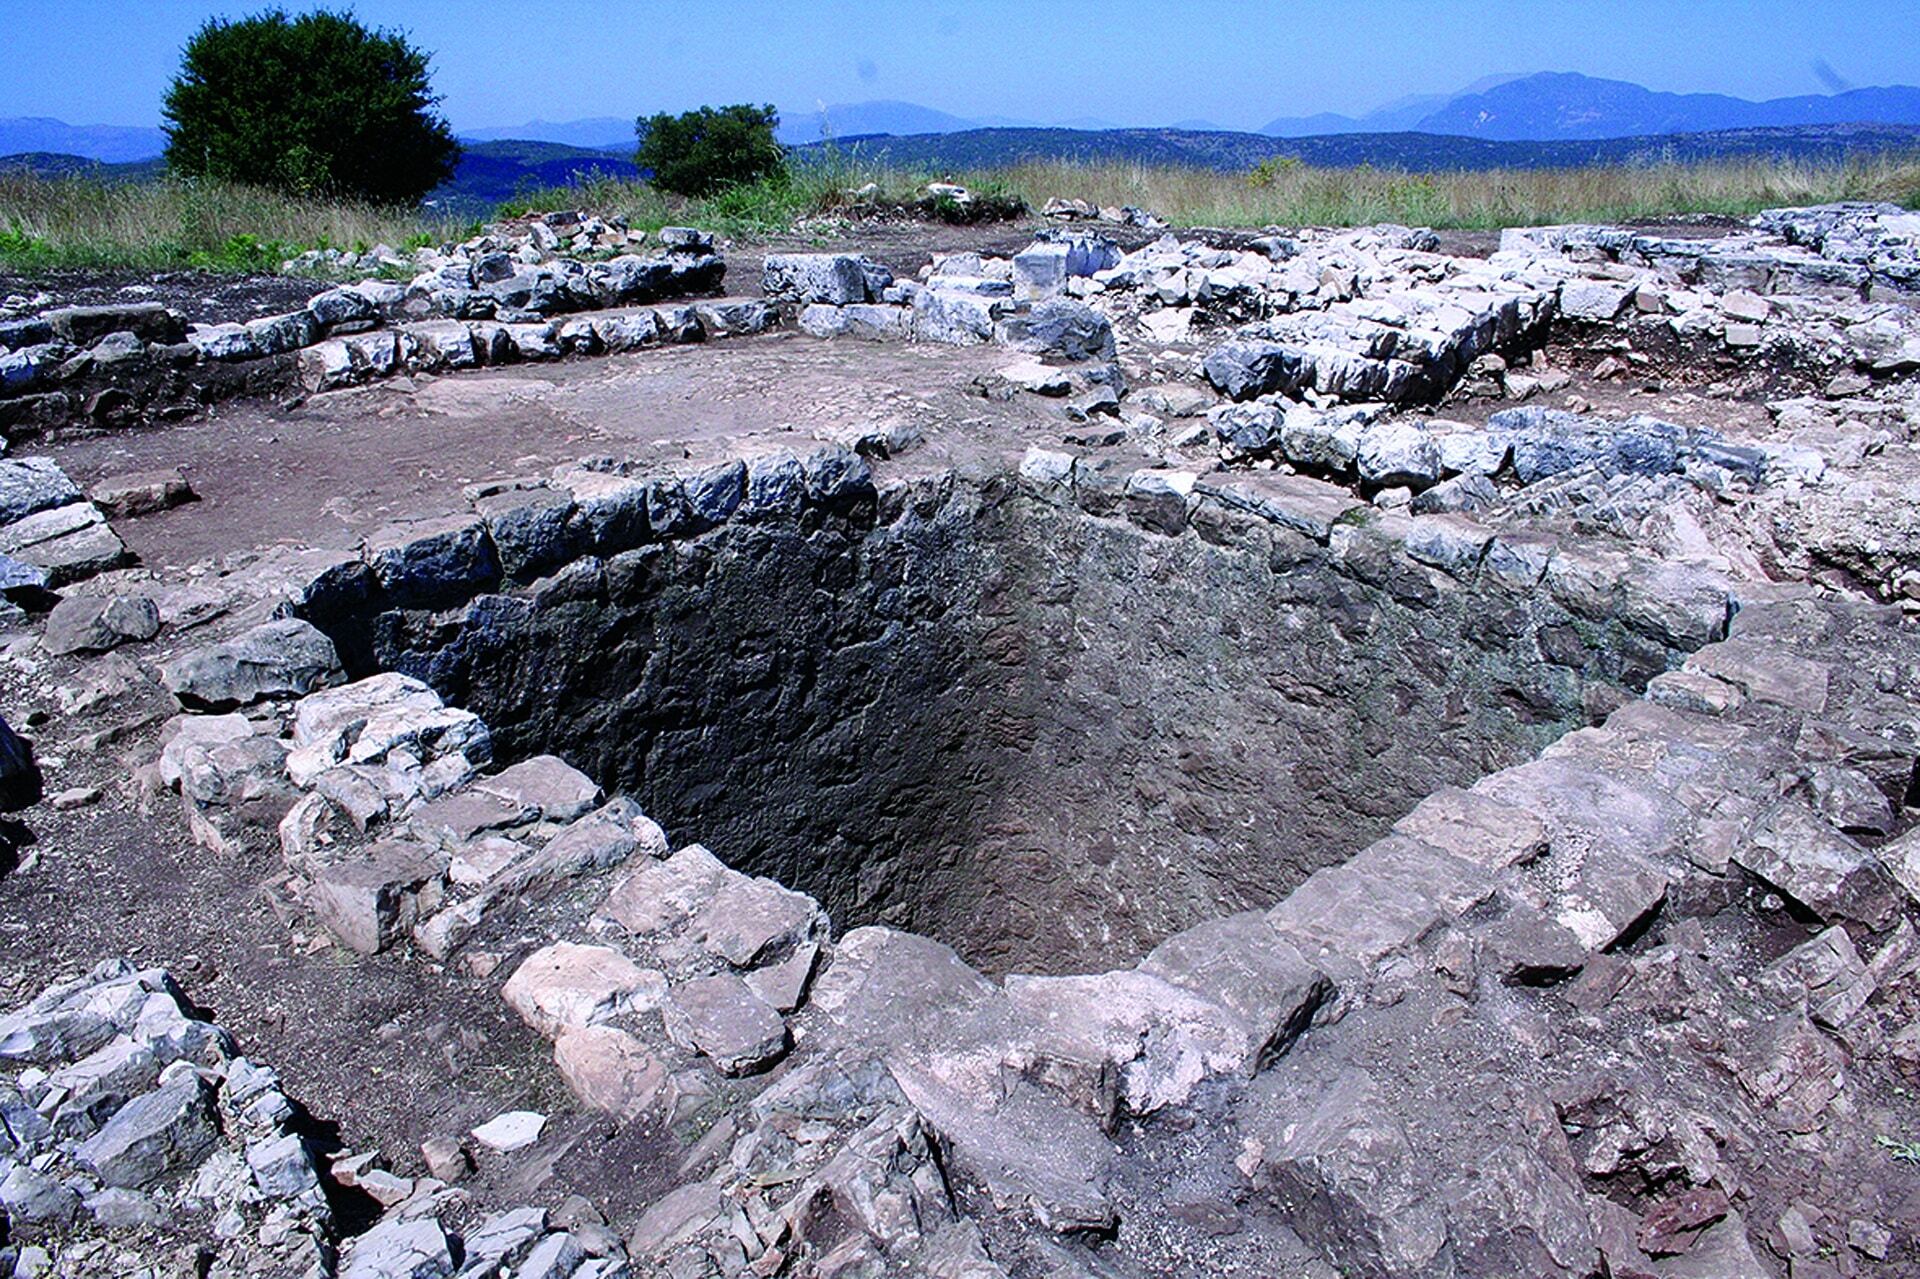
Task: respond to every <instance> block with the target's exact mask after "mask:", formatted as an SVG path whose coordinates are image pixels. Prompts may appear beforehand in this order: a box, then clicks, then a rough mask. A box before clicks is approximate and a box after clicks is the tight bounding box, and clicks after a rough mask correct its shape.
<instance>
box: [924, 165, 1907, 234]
mask: <svg viewBox="0 0 1920 1279" xmlns="http://www.w3.org/2000/svg"><path fill="white" fill-rule="evenodd" d="M987 176H990V177H991V178H992V179H993V180H995V181H997V182H999V183H1001V184H1003V185H1005V186H1007V187H1009V188H1011V189H1013V190H1015V191H1017V192H1019V193H1021V194H1022V195H1025V196H1026V197H1027V198H1028V199H1029V200H1030V201H1032V200H1042V201H1043V200H1045V199H1046V198H1047V197H1049V196H1071V197H1078V198H1079V199H1083V200H1090V201H1092V202H1093V203H1095V204H1099V205H1125V204H1134V205H1139V206H1140V207H1141V208H1144V209H1151V210H1153V211H1154V212H1156V213H1158V214H1160V216H1162V217H1164V218H1166V219H1168V220H1169V221H1171V222H1173V223H1174V224H1175V225H1178V226H1267V225H1274V226H1363V225H1365V224H1367V223H1370V222H1382V221H1390V222H1402V223H1407V224H1410V225H1417V226H1430V227H1436V228H1449V227H1458V228H1493V227H1504V226H1523V225H1546V224H1550V223H1557V222H1617V221H1625V220H1629V219H1634V218H1646V217H1659V216H1664V215H1672V214H1679V213H1722V214H1731V215H1736V216H1738V215H1744V214H1751V213H1757V212H1758V211H1760V210H1761V209H1765V208H1772V207H1777V206H1780V205H1794V204H1820V203H1825V202H1827V201H1831V200H1895V201H1899V202H1901V203H1908V204H1911V203H1913V202H1914V201H1915V199H1916V197H1920V158H1916V157H1912V156H1905V157H1886V156H1870V157H1861V158H1859V159H1856V160H1853V161H1851V162H1848V163H1846V164H1839V165H1834V164H1813V163H1804V162H1793V161H1783V160H1742V161H1729V162H1723V163H1716V164H1692V165H1683V164H1669V165H1657V166H1650V167H1646V168H1628V167H1621V166H1611V167H1592V168H1581V169H1494V170H1487V171H1483V172H1458V173H1431V174H1411V173H1404V172H1397V171H1394V170H1391V169H1375V168H1371V167H1369V166H1366V165H1362V166H1360V167H1359V168H1353V169H1316V168H1311V167H1309V166H1307V165H1303V164H1300V163H1298V162H1294V161H1285V160H1283V161H1278V162H1274V161H1269V162H1267V163H1265V164H1263V165H1261V166H1259V167H1258V168H1256V169H1254V170H1253V171H1252V172H1251V173H1238V174H1229V173H1218V172H1209V171H1204V170H1194V169H1153V168H1144V167H1141V166H1138V165H1127V164H1028V165H1020V166H1017V167H1015V168H1011V169H1002V170H999V171H997V172H995V173H993V174H991V175H987ZM962 180H963V181H964V180H965V179H964V178H963V179H962Z"/></svg>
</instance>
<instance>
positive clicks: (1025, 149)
mask: <svg viewBox="0 0 1920 1279" xmlns="http://www.w3.org/2000/svg"><path fill="white" fill-rule="evenodd" d="M840 141H841V143H842V145H844V146H845V147H847V148H848V149H850V150H853V151H854V152H855V153H856V154H857V155H858V156H859V157H860V158H861V159H862V160H869V161H874V162H884V163H891V164H895V165H899V166H901V167H905V168H919V169H925V170H934V171H944V172H948V173H960V172H964V171H966V170H969V169H991V168H998V167H1001V166H1004V165H1009V164H1016V163H1020V162H1023V161H1028V160H1042V161H1044V160H1071V161H1089V162H1094V161H1117V162H1125V163H1131V164H1145V165H1170V166H1187V167H1194V168H1207V169H1227V170H1240V169H1246V168H1250V167H1252V166H1253V165H1255V164H1258V163H1260V162H1261V161H1262V160H1269V159H1276V158H1280V157H1286V156H1291V157H1293V158H1295V159H1298V160H1300V161H1301V162H1303V163H1305V164H1310V165H1315V166H1319V167H1324V168H1345V167H1348V166H1351V165H1357V164H1362V163H1365V164H1372V165H1375V166H1378V167H1380V168H1396V169H1405V170H1408V171H1410V172H1416V173H1421V172H1438V171H1441V170H1456V169H1547V168H1556V169H1557V168H1578V167H1581V166H1583V165H1593V164H1651V163H1659V162H1676V163H1687V162H1693V161H1701V160H1724V159H1733V158H1737V157H1740V156H1762V155H1764V156H1775V157H1785V158H1792V159H1803V160H1834V159H1839V158H1842V157H1845V156H1848V155H1858V154H1862V153H1866V152H1876V151H1920V125H1912V124H1858V125H1856V124H1838V125H1799V126H1791V127H1787V128H1773V129H1721V130H1716V131H1713V132H1707V133H1663V134H1651V135H1643V136H1640V137H1633V138H1598V139H1559V140H1554V141H1545V142H1533V141H1527V142H1512V141H1505V140H1500V139H1493V138H1470V137H1457V136H1448V135H1445V134H1437V133H1334V134H1320V135H1316V136H1310V137H1293V138H1276V137H1271V136H1269V135H1267V134H1264V133H1200V132H1190V131H1187V130H1182V129H1108V130H1104V131H1101V132H1092V133H1089V132H1083V131H1080V130H1076V129H966V130H962V131H960V132H957V133H927V134H921V135H919V136H917V137H905V138H895V137H870V138H849V139H841V140H840ZM816 145H817V144H816ZM814 149H815V148H812V147H808V148H802V149H801V153H802V154H803V155H804V154H806V153H808V152H810V151H812V150H814Z"/></svg>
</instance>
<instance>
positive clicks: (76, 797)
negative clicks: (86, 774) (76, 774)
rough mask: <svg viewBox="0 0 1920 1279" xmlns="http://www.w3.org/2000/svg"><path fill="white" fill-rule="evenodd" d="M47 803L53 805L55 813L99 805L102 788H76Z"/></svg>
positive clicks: (61, 793) (54, 797)
mask: <svg viewBox="0 0 1920 1279" xmlns="http://www.w3.org/2000/svg"><path fill="white" fill-rule="evenodd" d="M47 802H48V803H49V804H52V805H53V807H54V811H55V812H61V813H65V812H70V811H72V810H73V809H76V808H85V807H86V806H87V805H89V804H97V803H99V802H100V788H99V787H98V786H75V787H73V788H72V789H71V790H63V791H61V792H60V793H59V794H57V795H55V796H53V797H52V798H51V799H49V800H48V801H47Z"/></svg>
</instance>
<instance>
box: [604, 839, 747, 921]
mask: <svg viewBox="0 0 1920 1279" xmlns="http://www.w3.org/2000/svg"><path fill="white" fill-rule="evenodd" d="M731 874H732V872H731V871H729V870H728V869H727V868H726V867H725V866H723V865H722V864H721V863H720V860H719V859H718V858H717V857H715V856H714V855H713V854H712V853H710V852H708V851H707V850H706V849H705V848H702V847H701V846H700V845H698V844H691V845H688V846H687V847H686V848H683V849H681V850H680V851H679V852H677V853H675V854H674V855H673V856H671V857H669V858H667V859H666V860H665V861H664V862H661V863H659V864H657V865H645V866H641V867H640V868H639V869H637V870H635V871H634V872H633V873H631V874H629V875H628V876H627V877H626V878H624V879H622V880H621V881H620V882H619V883H618V884H616V885H615V886H614V889H613V891H612V892H611V893H609V894H608V895H607V900H606V901H605V903H603V904H602V905H601V908H600V909H601V912H602V913H603V914H605V915H606V916H607V917H608V918H609V919H611V920H613V921H614V922H615V923H617V924H619V925H620V926H621V927H622V928H625V929H626V930H627V931H628V932H629V933H631V934H633V935H634V936H636V937H658V936H662V935H666V934H672V933H677V932H678V931H679V930H680V929H681V928H682V927H684V926H685V925H686V923H687V921H688V920H690V919H691V918H693V916H694V914H695V913H696V912H697V911H698V910H699V909H700V908H701V907H703V906H704V905H705V904H706V903H707V902H709V901H711V900H712V898H713V895H714V894H715V893H717V892H718V891H719V890H720V886H721V885H722V884H723V883H725V882H726V880H727V878H728V877H729V876H730V875H731Z"/></svg>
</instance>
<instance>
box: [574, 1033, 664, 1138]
mask: <svg viewBox="0 0 1920 1279" xmlns="http://www.w3.org/2000/svg"><path fill="white" fill-rule="evenodd" d="M553 1060H554V1064H555V1065H556V1066H557V1067H559V1070H560V1077H561V1078H562V1079H564V1080H566V1081H567V1087H569V1088H571V1089H572V1090H573V1095H574V1096H576V1097H578V1098H579V1099H580V1102H581V1104H582V1105H585V1106H589V1107H591V1108H592V1109H594V1110H598V1111H601V1112H603V1113H605V1114H609V1115H612V1116H614V1117H615V1118H617V1119H622V1120H629V1119H637V1118H638V1117H640V1116H641V1115H643V1114H646V1113H647V1112H648V1111H649V1110H651V1109H653V1107H654V1104H655V1102H656V1101H658V1100H659V1098H660V1095H661V1090H662V1089H663V1088H664V1087H665V1086H666V1082H667V1071H666V1067H665V1066H664V1065H663V1064H662V1063H661V1062H660V1060H659V1059H658V1058H657V1057H655V1056H654V1055H653V1054H652V1053H650V1052H648V1051H647V1049H646V1047H645V1045H643V1044H642V1043H641V1042H640V1041H639V1040H638V1039H635V1038H634V1037H633V1036H632V1035H629V1034H628V1033H627V1032H625V1031H623V1030H618V1029H616V1028H614V1027H612V1026H581V1027H568V1028H566V1029H563V1030H562V1031H561V1032H560V1035H559V1037H558V1038H556V1039H555V1040H554V1042H553Z"/></svg>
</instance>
